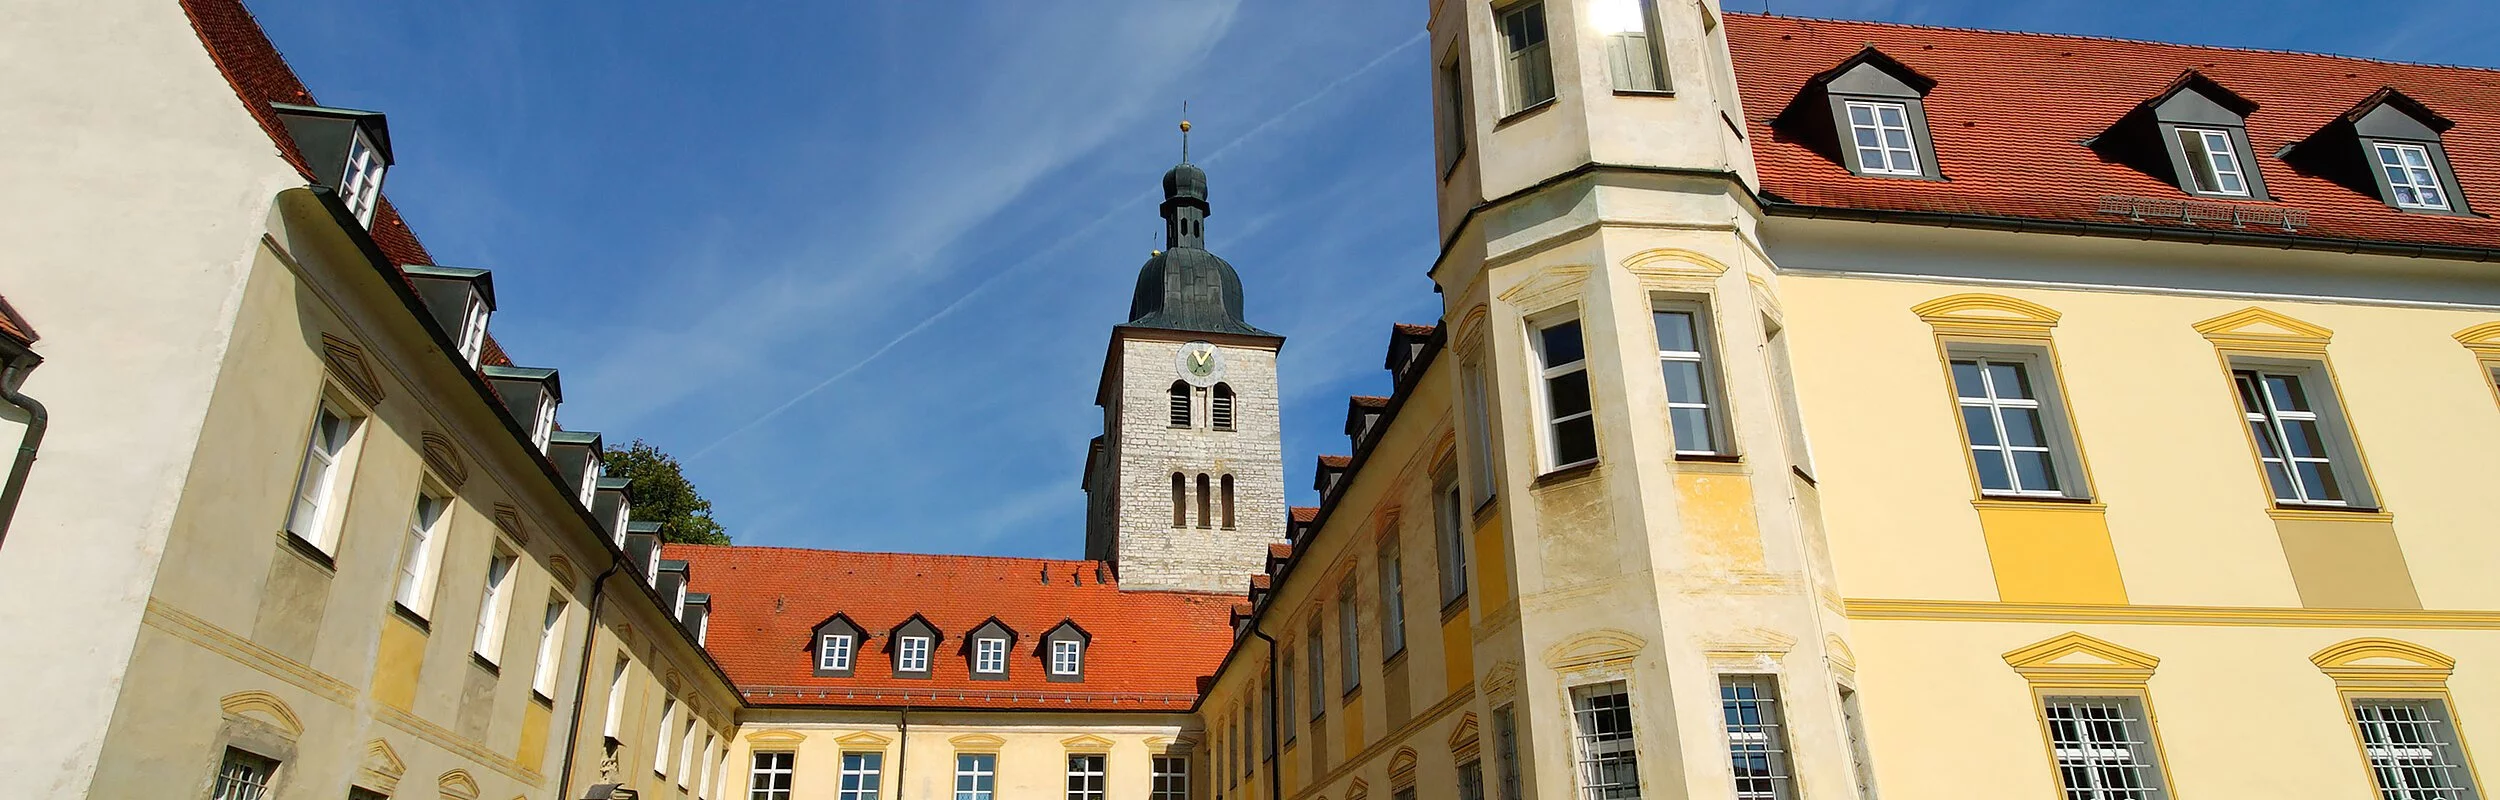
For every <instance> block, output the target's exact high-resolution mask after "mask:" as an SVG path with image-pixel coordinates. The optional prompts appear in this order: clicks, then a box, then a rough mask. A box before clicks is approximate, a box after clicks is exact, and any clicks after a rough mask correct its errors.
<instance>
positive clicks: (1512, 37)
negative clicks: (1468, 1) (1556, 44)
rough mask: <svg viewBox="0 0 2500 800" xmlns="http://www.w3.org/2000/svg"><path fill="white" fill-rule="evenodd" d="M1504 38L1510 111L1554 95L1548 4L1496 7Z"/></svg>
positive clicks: (1496, 25) (1504, 77)
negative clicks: (1546, 5) (1547, 17)
mask: <svg viewBox="0 0 2500 800" xmlns="http://www.w3.org/2000/svg"><path fill="white" fill-rule="evenodd" d="M1493 15H1494V17H1495V20H1494V28H1495V29H1497V30H1499V31H1500V33H1501V39H1502V82H1503V89H1504V93H1505V96H1504V97H1503V99H1504V100H1505V101H1507V102H1508V104H1509V112H1511V113H1517V112H1520V111H1525V110H1527V109H1529V108H1531V107H1534V106H1536V105H1539V104H1542V103H1544V102H1546V101H1548V100H1552V99H1554V57H1553V52H1552V50H1551V48H1550V47H1549V46H1548V44H1547V42H1546V40H1545V4H1544V3H1543V2H1526V3H1520V4H1517V5H1513V6H1510V7H1508V8H1501V9H1496V10H1495V11H1494V12H1493Z"/></svg>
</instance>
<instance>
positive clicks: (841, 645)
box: [816, 633, 851, 672]
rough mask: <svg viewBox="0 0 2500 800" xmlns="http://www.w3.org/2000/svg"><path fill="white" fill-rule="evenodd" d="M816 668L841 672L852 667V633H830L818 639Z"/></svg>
mask: <svg viewBox="0 0 2500 800" xmlns="http://www.w3.org/2000/svg"><path fill="white" fill-rule="evenodd" d="M816 668H817V669H821V670H826V671H828V672H841V671H844V670H848V669H850V668H851V635H850V634H847V633H828V634H825V635H824V636H822V637H819V638H818V639H817V641H816Z"/></svg>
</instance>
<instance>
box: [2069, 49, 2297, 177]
mask: <svg viewBox="0 0 2500 800" xmlns="http://www.w3.org/2000/svg"><path fill="white" fill-rule="evenodd" d="M2256 112H2257V104H2256V103H2255V102H2253V101H2250V100H2249V99H2248V98H2245V97H2241V96H2239V95H2238V94H2235V93H2233V92H2232V91H2231V90H2230V89H2228V88H2225V87H2224V86H2223V85H2222V84H2220V83H2216V82H2214V80H2213V79H2212V78H2207V77H2205V76H2204V75H2203V74H2202V73H2199V72H2197V71H2195V70H2189V71H2187V72H2184V73H2181V74H2180V75H2179V77H2178V79H2177V80H2174V81H2171V82H2170V86H2169V88H2166V89H2164V90H2162V92H2161V93H2160V94H2157V95H2154V96H2153V97H2152V98H2151V99H2148V100H2145V101H2144V102H2142V103H2138V104H2136V106H2135V108H2133V109H2131V110H2129V111H2128V112H2127V113H2126V115H2125V116H2122V117H2119V118H2118V120H2117V122H2115V123H2114V124H2112V125H2111V126H2110V127H2109V129H2108V130H2105V131H2103V132H2102V133H2101V134H2100V135H2098V136H2095V137H2093V138H2092V139H2091V140H2090V141H2089V142H2088V146H2090V147H2091V148H2092V149H2093V150H2094V151H2096V152H2097V153H2099V154H2100V155H2101V157H2103V158H2106V159H2109V160H2111V161H2115V162H2117V163H2121V164H2125V165H2127V166H2129V167H2133V168H2134V169H2135V170H2137V171H2138V172H2142V173H2144V174H2145V175H2147V176H2150V177H2153V178H2155V179H2158V180H2161V181H2163V182H2166V183H2169V184H2170V185H2172V186H2177V187H2179V191H2181V192H2184V193H2187V194H2189V195H2192V196H2197V197H2233V198H2243V197H2244V198H2248V199H2252V200H2269V199H2272V196H2271V195H2270V194H2268V193H2267V192H2266V176H2265V172H2264V170H2263V169H2261V168H2260V166H2261V165H2260V164H2259V163H2258V161H2257V159H2256V158H2255V157H2254V155H2255V154H2256V153H2257V152H2258V151H2257V148H2256V147H2254V146H2252V145H2251V144H2250V143H2249V140H2248V117H2249V115H2250V114H2254V113H2256Z"/></svg>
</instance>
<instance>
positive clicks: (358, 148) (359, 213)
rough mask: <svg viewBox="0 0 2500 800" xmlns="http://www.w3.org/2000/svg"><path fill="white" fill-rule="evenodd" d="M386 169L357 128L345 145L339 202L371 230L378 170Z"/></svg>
mask: <svg viewBox="0 0 2500 800" xmlns="http://www.w3.org/2000/svg"><path fill="white" fill-rule="evenodd" d="M389 168H390V165H388V164H384V163H382V151H380V150H376V149H374V147H373V143H372V142H369V141H366V140H365V132H364V129H362V128H359V129H357V130H356V135H355V137H354V138H352V139H349V140H348V143H347V168H346V169H345V170H343V171H341V172H340V174H339V202H341V203H344V204H346V205H347V210H348V211H350V212H353V213H354V214H355V215H356V221H357V222H361V223H364V225H365V227H368V228H370V227H373V210H374V209H375V208H377V207H379V206H380V205H381V204H382V171H383V170H385V169H389Z"/></svg>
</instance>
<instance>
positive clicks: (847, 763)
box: [756, 753, 885, 800]
mask: <svg viewBox="0 0 2500 800" xmlns="http://www.w3.org/2000/svg"><path fill="white" fill-rule="evenodd" d="M884 782H885V754H884V753H843V754H842V786H841V789H840V792H839V793H838V794H837V795H835V800H878V797H877V792H878V791H879V789H880V787H879V784H882V783H884ZM756 800H762V798H757V799H756Z"/></svg>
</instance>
